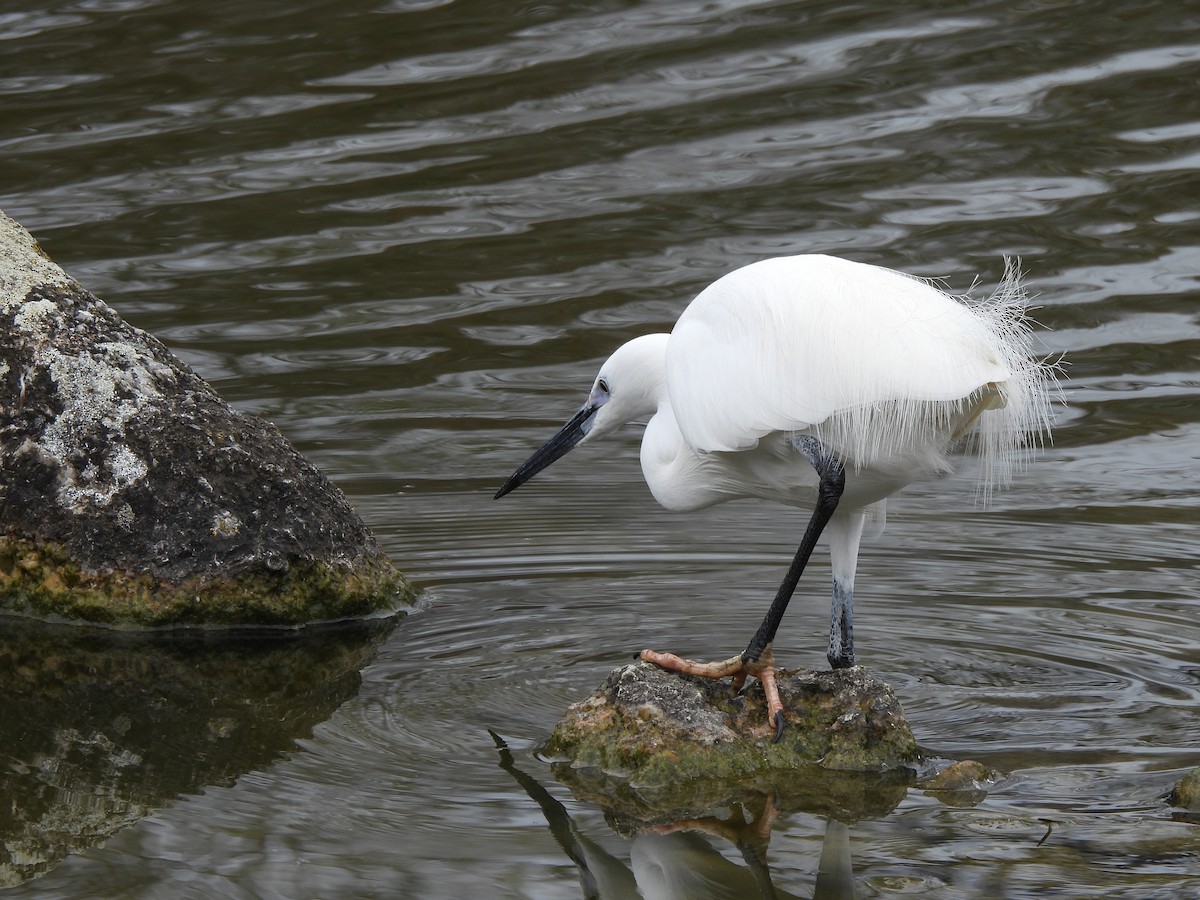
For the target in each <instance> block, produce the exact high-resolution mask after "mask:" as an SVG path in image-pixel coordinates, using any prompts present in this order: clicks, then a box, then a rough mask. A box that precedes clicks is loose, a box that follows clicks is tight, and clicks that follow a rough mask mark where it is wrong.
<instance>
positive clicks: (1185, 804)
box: [1168, 769, 1200, 812]
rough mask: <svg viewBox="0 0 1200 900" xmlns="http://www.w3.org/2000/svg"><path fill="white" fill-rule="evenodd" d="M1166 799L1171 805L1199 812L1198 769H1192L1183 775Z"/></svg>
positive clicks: (1199, 779)
mask: <svg viewBox="0 0 1200 900" xmlns="http://www.w3.org/2000/svg"><path fill="white" fill-rule="evenodd" d="M1168 799H1169V802H1170V804H1171V805H1172V806H1178V807H1180V808H1181V809H1186V810H1189V811H1191V812H1200V769H1192V771H1190V772H1188V773H1187V774H1186V775H1184V776H1183V778H1181V779H1180V781H1179V784H1177V785H1175V790H1173V791H1172V792H1171V796H1170V797H1169V798H1168Z"/></svg>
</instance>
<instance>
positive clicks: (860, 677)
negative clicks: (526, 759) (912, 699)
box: [541, 662, 919, 786]
mask: <svg viewBox="0 0 1200 900" xmlns="http://www.w3.org/2000/svg"><path fill="white" fill-rule="evenodd" d="M778 681H779V692H780V697H781V699H782V701H783V705H784V718H785V728H784V731H783V736H782V738H781V739H780V740H779V741H778V742H776V741H774V740H773V736H774V732H773V729H772V728H771V727H770V726H769V725H768V722H767V713H766V702H765V697H764V696H763V692H762V688H761V685H758V684H757V683H754V685H753V686H751V687H750V688H748V689H747V690H745V691H742V692H738V691H736V690H735V689H734V688H733V686H732V685H731V684H730V683H729V682H728V681H727V680H719V681H718V680H711V679H705V678H697V677H693V676H688V675H681V674H679V673H676V672H667V671H665V670H663V669H660V668H658V667H657V666H653V665H650V664H648V663H644V662H637V663H633V664H631V665H627V666H623V667H621V668H619V669H616V670H614V671H613V672H612V673H611V674H610V675H609V676H608V678H607V679H606V680H605V682H604V684H602V685H601V686H600V688H598V689H597V690H596V692H595V693H594V694H592V696H590V697H588V698H587V699H586V700H584V701H582V702H580V703H577V704H575V705H573V706H572V707H570V709H569V710H568V711H567V714H566V715H565V716H564V717H563V719H562V720H561V721H560V722H559V723H558V725H557V726H556V727H555V729H554V732H553V733H552V735H551V736H550V739H549V740H548V741H547V742H546V744H545V745H544V746H543V747H542V748H541V754H542V755H543V756H544V757H548V758H550V759H551V760H557V761H560V762H565V763H567V764H569V765H570V766H571V767H572V768H577V769H583V768H591V769H596V770H599V771H601V772H604V773H608V774H609V775H615V776H618V777H620V778H622V779H624V780H626V781H628V782H629V783H631V784H633V785H636V786H655V785H669V784H680V783H684V782H690V781H696V780H698V779H706V780H712V779H746V778H752V777H755V776H760V775H763V774H765V773H772V772H788V771H794V770H797V769H802V768H805V767H812V766H820V767H822V768H825V769H830V770H848V771H858V772H879V771H885V770H889V769H896V768H900V767H906V766H908V765H909V764H910V763H913V762H914V761H915V760H916V759H917V758H918V756H919V751H918V748H917V744H916V740H915V739H914V738H913V734H912V730H911V728H910V727H909V725H908V722H907V721H906V720H905V718H904V713H903V710H902V709H901V708H900V704H899V702H898V701H897V700H896V697H895V694H894V693H893V692H892V690H891V688H889V687H888V686H887V685H886V684H884V683H883V682H881V681H879V680H878V679H876V678H874V677H872V676H871V675H870V674H868V673H867V671H866V670H865V669H863V668H862V667H861V666H856V667H854V668H851V669H838V670H834V671H830V672H796V673H791V672H787V671H782V670H781V671H780V672H779V675H778Z"/></svg>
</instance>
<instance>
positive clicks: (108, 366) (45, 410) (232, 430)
mask: <svg viewBox="0 0 1200 900" xmlns="http://www.w3.org/2000/svg"><path fill="white" fill-rule="evenodd" d="M0 398H2V400H3V402H2V405H0V526H2V531H3V533H2V534H0V609H7V610H10V611H14V612H20V613H24V614H29V615H35V616H53V617H64V618H68V619H82V620H87V621H100V622H105V623H111V624H131V625H175V624H193V623H196V624H288V625H292V624H300V623H305V622H311V621H316V620H321V619H327V618H342V617H346V616H356V615H363V614H367V613H371V612H377V611H380V610H394V609H396V608H398V607H399V606H402V605H404V604H405V603H407V602H409V601H410V600H411V596H412V594H411V588H410V587H409V586H408V583H407V581H406V580H405V579H404V577H403V575H402V574H401V573H400V572H399V571H398V570H397V569H396V568H395V567H394V566H393V565H392V564H391V562H390V561H389V560H388V559H387V557H386V556H385V555H384V553H383V552H382V551H381V550H380V548H379V547H378V545H377V544H376V542H375V540H374V538H373V537H372V535H371V534H370V532H369V531H368V529H367V528H366V526H365V525H364V524H363V522H362V520H361V519H360V518H359V516H358V515H357V514H356V513H355V512H354V510H353V509H352V508H351V507H350V505H349V503H348V502H347V501H346V499H345V497H344V496H343V495H342V493H341V492H340V491H339V490H338V489H337V488H336V487H334V486H333V485H332V484H331V483H330V482H329V481H328V479H326V478H325V477H324V476H323V475H322V474H321V473H320V472H319V471H317V470H316V468H315V467H313V466H312V465H311V464H310V463H308V462H307V461H306V460H305V459H303V458H302V457H301V456H300V454H299V453H297V452H296V450H295V449H294V448H293V447H292V446H291V445H290V444H289V443H288V442H287V440H286V439H284V437H283V436H282V435H281V434H280V433H279V431H278V429H276V428H275V427H274V426H273V425H271V424H270V423H268V422H265V421H263V420H262V419H259V418H255V417H253V416H247V415H245V414H242V413H239V412H237V411H236V410H234V409H232V408H231V407H230V406H229V405H228V404H226V403H224V402H223V401H222V400H221V399H220V398H219V397H218V396H217V394H216V393H215V391H213V389H212V388H211V387H210V386H209V385H208V384H206V383H205V382H204V381H203V380H202V379H201V378H200V377H199V376H198V375H196V373H195V372H193V371H192V370H191V369H189V368H188V367H187V366H185V365H184V364H183V363H182V362H181V361H180V360H178V359H177V358H176V357H175V356H174V355H172V354H171V353H170V351H169V350H167V348H166V347H165V346H163V344H162V343H161V342H159V341H158V340H156V339H155V338H153V337H152V336H150V335H148V334H146V333H145V332H143V331H141V330H139V329H137V328H134V327H133V326H131V325H129V324H128V323H127V322H125V321H124V320H122V319H121V318H120V316H118V315H117V314H116V312H114V311H113V310H112V309H111V308H110V307H108V306H107V305H106V304H104V303H103V302H102V301H100V300H99V299H97V298H96V297H94V296H93V295H92V294H90V293H89V292H87V291H86V290H84V289H83V288H82V287H81V286H80V285H79V284H78V283H76V282H75V281H74V279H72V278H71V277H70V276H68V275H67V274H66V273H65V272H64V271H63V270H62V269H60V268H59V267H58V266H56V265H54V263H52V262H51V261H50V260H49V259H47V258H46V256H45V254H44V253H42V251H41V249H40V248H39V247H38V246H37V244H36V242H35V241H34V240H33V238H32V236H31V235H30V234H29V233H28V232H27V231H25V229H23V228H21V227H20V226H19V225H18V224H17V223H15V222H13V220H12V219H10V218H8V217H6V216H4V215H3V214H2V213H0Z"/></svg>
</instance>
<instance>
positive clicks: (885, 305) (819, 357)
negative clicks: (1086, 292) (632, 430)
mask: <svg viewBox="0 0 1200 900" xmlns="http://www.w3.org/2000/svg"><path fill="white" fill-rule="evenodd" d="M1011 276H1012V288H1013V290H1011V291H1010V292H1009V293H1010V294H1011V295H1012V296H1007V297H1006V298H1005V302H1003V303H993V304H992V307H991V308H990V309H989V308H985V307H986V304H985V305H984V306H971V305H968V304H966V303H964V302H963V301H961V300H958V299H956V298H954V297H951V296H950V295H948V294H946V293H944V292H942V291H940V290H938V289H937V288H935V287H933V286H932V285H931V284H929V283H928V282H926V281H922V280H920V279H917V278H913V277H910V276H908V275H904V274H902V273H899V272H894V271H891V270H888V269H883V268H880V267H877V266H870V265H866V264H863V263H856V262H851V261H849V260H843V259H838V258H835V257H829V256H819V255H808V256H792V257H780V258H776V259H768V260H763V261H762V262H758V263H754V264H752V265H749V266H746V267H744V268H742V269H738V270H736V271H734V272H731V273H730V274H728V275H726V276H724V277H723V278H721V279H719V280H717V281H716V282H714V283H713V284H712V285H711V286H709V287H708V288H706V289H705V290H704V291H702V292H701V293H700V295H699V296H697V297H696V299H695V300H693V301H692V303H691V304H690V305H689V306H688V307H687V309H686V310H684V312H683V314H682V315H681V316H680V317H679V321H678V322H677V323H676V325H675V328H674V329H673V331H672V333H671V338H670V341H669V342H668V345H667V384H668V390H669V394H670V400H671V406H672V409H673V411H674V414H675V418H676V419H677V421H678V423H679V428H680V431H681V432H682V434H683V436H684V438H685V440H687V442H688V443H689V444H690V445H691V446H692V447H693V448H695V449H697V450H701V451H734V450H745V449H747V448H750V447H753V446H755V445H756V444H757V442H758V441H759V440H760V439H761V438H762V437H764V436H765V435H767V434H770V433H772V432H775V431H802V430H805V429H813V430H816V431H818V432H822V431H823V432H826V433H829V434H831V435H835V436H836V440H839V441H841V442H842V444H843V445H844V447H845V449H846V450H847V452H849V453H850V455H852V456H854V458H855V459H856V460H857V461H858V463H859V464H861V465H869V464H870V463H871V462H872V461H873V460H874V459H877V458H878V457H879V455H880V454H882V453H886V452H889V450H890V449H894V448H895V447H898V446H899V447H903V446H904V445H905V442H912V441H916V440H919V439H921V438H922V435H923V434H924V433H926V432H929V431H930V429H932V428H935V427H939V426H941V427H944V425H945V424H946V422H948V421H951V420H952V417H953V416H954V415H958V414H961V413H962V411H963V408H964V404H968V403H974V404H978V402H979V400H978V397H979V394H980V392H981V391H986V390H987V389H988V388H987V386H988V385H999V384H1002V383H1004V382H1006V381H1008V380H1009V379H1011V378H1012V377H1013V376H1014V373H1015V372H1018V371H1019V370H1021V371H1023V369H1022V367H1024V369H1029V368H1030V366H1031V365H1034V366H1036V364H1030V363H1029V361H1028V360H1027V355H1026V353H1025V350H1026V347H1025V341H1024V340H1023V339H1024V337H1025V336H1026V334H1027V332H1028V328H1027V327H1026V326H1025V325H1024V318H1023V313H1024V297H1023V294H1022V293H1021V291H1020V287H1019V284H1017V282H1016V272H1015V270H1012V271H1011ZM1007 278H1008V274H1006V279H1007ZM1031 377H1032V376H1031ZM1034 393H1036V391H1035V392H1034ZM1043 394H1044V389H1043ZM972 398H973V399H972ZM1007 399H1008V398H1007V397H1004V398H1001V399H1000V400H999V401H997V402H995V403H993V404H992V405H994V406H1003V405H1005V403H1006V402H1007ZM1031 399H1033V400H1035V401H1036V400H1037V399H1038V398H1037V397H1032V398H1031ZM1043 399H1044V397H1043Z"/></svg>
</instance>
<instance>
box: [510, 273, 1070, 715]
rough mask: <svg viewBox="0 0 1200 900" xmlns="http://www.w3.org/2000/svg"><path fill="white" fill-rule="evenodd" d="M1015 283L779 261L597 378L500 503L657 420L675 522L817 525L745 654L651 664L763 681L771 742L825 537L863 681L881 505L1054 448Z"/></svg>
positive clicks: (1004, 474) (644, 341) (630, 351)
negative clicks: (746, 515)
mask: <svg viewBox="0 0 1200 900" xmlns="http://www.w3.org/2000/svg"><path fill="white" fill-rule="evenodd" d="M1030 344H1031V335H1030V326H1029V323H1028V320H1027V319H1026V297H1025V292H1024V290H1023V288H1022V286H1021V283H1020V272H1019V271H1018V269H1017V267H1016V266H1015V265H1014V264H1013V263H1011V262H1007V261H1006V265H1005V272H1004V277H1003V279H1002V281H1001V283H1000V285H999V287H998V288H997V290H996V291H995V293H994V294H993V295H992V297H991V298H990V299H988V300H986V301H983V302H980V303H972V302H970V301H969V300H968V299H958V298H955V297H952V296H950V295H948V294H946V293H944V292H943V291H941V290H939V289H938V288H936V287H934V286H933V285H932V284H931V283H929V282H928V281H924V280H921V279H918V278H914V277H911V276H908V275H905V274H902V273H900V272H894V271H891V270H889V269H883V268H879V267H877V266H871V265H866V264H863V263H857V262H850V261H848V260H844V259H838V258H836V257H830V256H821V255H804V256H790V257H780V258H775V259H766V260H763V261H761V262H757V263H753V264H751V265H748V266H745V267H744V268H741V269H737V270H735V271H733V272H731V273H729V274H728V275H725V276H724V277H722V278H720V279H718V280H717V281H715V282H714V283H713V284H712V285H710V286H709V287H707V288H706V289H705V290H703V291H702V292H701V293H700V294H699V295H698V296H697V297H696V299H695V300H693V301H692V302H691V304H689V305H688V307H687V308H686V309H685V310H684V311H683V314H682V315H681V316H680V317H679V320H678V321H677V322H676V323H675V327H674V329H673V330H672V331H671V333H670V334H648V335H643V336H642V337H639V338H635V339H634V340H632V341H629V342H628V343H627V344H624V345H623V346H621V347H620V348H618V349H617V351H616V352H615V353H613V355H612V356H610V357H609V358H608V361H607V362H605V363H604V365H603V366H601V367H600V373H599V374H598V375H597V376H596V380H595V381H594V382H593V384H592V389H591V392H590V393H589V394H588V398H587V400H586V401H585V402H584V404H583V406H582V407H580V409H579V411H578V412H576V413H575V415H574V416H572V418H571V419H570V421H568V422H567V423H566V425H564V426H563V427H562V429H561V430H560V431H559V432H558V433H557V434H556V435H554V437H552V438H550V440H549V441H547V442H546V443H545V444H544V445H543V446H542V447H541V448H540V449H539V450H538V451H537V452H536V453H534V454H533V456H531V457H530V458H529V459H528V460H527V461H526V462H525V463H524V464H523V465H522V466H521V467H520V468H519V469H517V471H516V472H514V473H513V475H512V477H511V478H509V479H508V480H507V481H506V482H505V483H504V485H503V486H502V487H501V488H500V490H499V491H497V492H496V497H497V498H500V497H503V496H504V495H505V494H507V493H508V492H509V491H511V490H513V489H514V488H516V487H518V486H520V485H521V484H524V483H525V482H526V481H528V480H529V479H530V478H532V477H533V476H534V475H536V474H537V473H538V472H540V471H541V470H542V469H544V468H546V467H547V466H549V465H550V464H551V463H553V462H554V461H555V460H557V459H559V458H560V457H562V456H563V455H564V454H566V453H567V452H568V451H570V450H571V448H573V447H575V446H576V445H577V444H581V443H583V442H585V441H590V440H593V439H595V438H598V437H601V436H603V435H605V434H608V433H610V432H612V431H614V430H615V429H617V428H618V427H620V426H621V425H624V424H626V423H628V422H631V421H634V420H637V419H642V418H645V417H647V416H649V422H648V424H647V425H646V431H645V435H644V436H643V438H642V447H641V463H642V473H643V474H644V476H645V478H646V483H647V484H648V485H649V487H650V490H651V492H652V493H653V494H654V498H655V499H656V500H657V501H658V502H659V503H660V504H662V505H663V506H665V507H666V508H667V509H672V510H693V509H700V508H702V507H705V506H711V505H712V504H715V503H721V502H723V501H726V500H735V499H738V498H745V497H756V498H762V499H766V500H775V501H778V502H781V503H785V504H788V505H793V506H800V507H808V508H811V509H812V515H811V518H810V520H809V523H808V527H807V528H806V530H805V532H804V536H803V540H802V541H801V543H800V547H799V549H798V550H797V552H796V556H795V559H794V560H793V562H792V565H791V568H790V569H789V570H788V573H787V575H786V577H785V578H784V580H783V584H782V585H781V586H780V587H779V591H778V593H777V594H776V596H775V599H774V601H773V602H772V603H771V606H770V608H769V610H768V611H767V614H766V617H765V618H764V619H763V622H762V625H761V626H760V627H759V629H758V631H757V632H756V633H755V635H754V637H753V638H752V639H751V640H750V643H749V645H748V646H747V647H746V649H745V650H744V651H743V652H742V653H740V654H738V655H737V656H734V657H732V658H731V659H727V660H724V661H721V662H716V663H698V662H695V661H693V660H689V659H684V658H682V657H679V656H676V655H674V654H671V653H659V652H656V651H653V650H643V651H642V653H641V658H642V659H644V660H646V661H648V662H652V663H654V664H656V665H659V666H662V667H664V668H668V669H673V670H676V671H680V672H686V673H690V674H694V675H703V676H706V677H710V678H721V677H724V676H732V677H733V678H734V681H735V684H737V685H739V686H740V685H741V684H742V683H743V682H744V681H745V679H746V677H747V675H750V676H753V677H755V678H758V679H759V680H760V681H761V682H762V685H763V689H764V691H765V692H766V696H767V710H768V716H769V719H770V722H771V724H773V725H774V727H775V729H776V737H777V738H778V736H779V735H780V734H782V729H783V713H782V703H781V702H780V699H779V693H778V689H777V687H776V683H775V668H774V654H773V652H772V642H773V641H774V639H775V633H776V631H777V630H778V628H779V623H780V621H781V619H782V618H783V614H784V612H785V610H786V609H787V605H788V601H789V600H790V599H791V596H792V594H793V593H794V591H795V589H796V584H797V582H798V581H799V579H800V575H801V573H802V572H803V571H804V567H805V564H806V563H807V562H808V559H809V556H810V555H811V554H812V551H813V548H814V546H815V545H816V543H817V540H818V538H819V537H820V536H821V534H822V532H828V534H829V545H830V561H831V564H832V568H833V609H832V616H831V626H830V632H829V651H828V658H829V662H830V665H832V666H833V667H834V668H843V667H848V666H852V665H854V634H853V630H852V628H853V610H854V606H853V599H854V572H855V568H856V565H857V561H858V548H859V541H860V539H861V537H862V535H863V530H864V527H865V526H866V524H867V523H868V522H877V523H882V517H883V507H884V503H885V501H886V498H887V497H888V495H889V494H892V493H894V492H896V491H897V490H899V489H900V488H902V487H904V486H905V485H906V484H909V483H910V482H912V481H914V480H916V479H918V478H920V477H922V476H927V475H939V474H943V473H945V472H948V471H949V469H950V467H949V465H948V463H947V460H946V456H947V453H948V451H949V450H950V449H951V447H952V446H953V445H955V444H956V443H958V442H959V441H960V440H962V439H964V438H966V437H972V438H973V439H974V440H975V442H976V444H977V450H978V452H979V454H980V456H981V457H982V466H981V477H980V480H981V490H982V491H983V493H984V495H985V496H986V494H987V492H988V491H989V490H990V489H991V487H992V486H993V485H997V484H1004V483H1006V482H1007V480H1008V478H1009V474H1010V470H1011V467H1012V464H1013V462H1014V461H1015V459H1016V458H1017V457H1019V456H1020V455H1021V453H1022V452H1023V451H1025V450H1027V449H1028V448H1029V447H1031V446H1032V445H1033V444H1035V443H1037V442H1038V441H1040V439H1041V438H1042V436H1043V435H1045V434H1046V433H1047V432H1048V430H1049V420H1050V412H1049V409H1050V397H1051V394H1052V391H1053V389H1054V370H1053V367H1052V366H1050V365H1047V364H1046V363H1044V362H1039V361H1037V360H1035V359H1033V358H1032V357H1031V356H1030V349H1031V348H1030Z"/></svg>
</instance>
